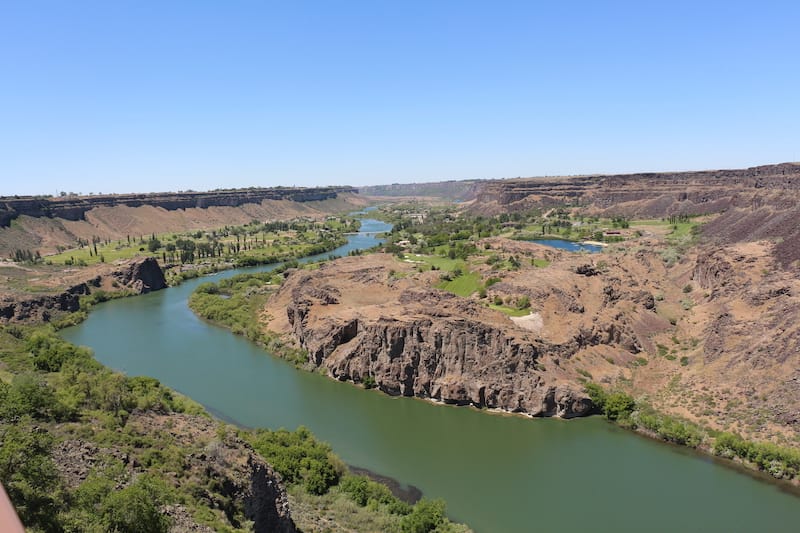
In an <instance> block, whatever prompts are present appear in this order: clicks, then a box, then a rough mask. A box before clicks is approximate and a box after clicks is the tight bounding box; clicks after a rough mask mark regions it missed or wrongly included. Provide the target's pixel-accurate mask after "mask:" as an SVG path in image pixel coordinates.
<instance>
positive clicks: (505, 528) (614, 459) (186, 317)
mask: <svg viewBox="0 0 800 533" xmlns="http://www.w3.org/2000/svg"><path fill="white" fill-rule="evenodd" d="M385 229H386V227H385V225H383V224H382V223H380V222H377V221H371V220H366V221H364V223H363V225H362V230H363V231H383V230H385ZM375 243H376V241H375V239H374V237H372V236H369V235H364V234H361V235H356V236H352V237H350V242H349V244H348V245H346V246H345V247H343V248H341V249H338V250H336V251H335V252H334V253H337V254H341V255H343V254H346V253H347V252H348V251H349V250H351V249H354V248H364V247H369V246H372V245H373V244H375ZM325 255H327V254H325ZM267 269H268V268H263V267H262V268H259V269H242V270H238V271H228V272H225V273H222V274H218V275H216V276H213V277H211V278H204V279H196V280H191V281H188V282H185V283H183V284H182V285H181V286H179V287H175V288H170V289H167V290H164V291H159V292H155V293H151V294H147V295H144V296H139V297H136V298H127V299H123V300H115V301H111V302H108V303H105V304H102V305H99V306H97V307H96V308H95V309H94V310H93V311H92V313H91V314H90V316H89V318H88V320H86V321H85V322H84V323H82V324H80V325H79V326H76V327H74V328H70V329H68V330H64V331H63V336H64V337H65V338H66V339H67V340H69V341H72V342H74V343H77V344H82V345H85V346H89V347H91V348H92V349H93V350H94V352H95V356H96V357H97V359H98V360H99V361H101V362H102V363H104V364H106V365H108V366H110V367H112V368H115V369H117V370H121V371H123V372H125V373H127V374H129V375H147V376H153V377H156V378H158V379H160V380H161V381H162V382H163V383H165V384H166V385H168V386H170V387H172V388H174V389H176V390H178V391H180V392H182V393H184V394H186V395H188V396H190V397H192V398H193V399H195V400H197V401H198V402H201V403H202V404H203V405H205V406H206V407H207V408H208V409H209V410H210V411H211V412H212V413H214V414H216V415H217V416H220V417H221V418H224V419H226V420H230V421H233V422H235V423H237V424H240V425H243V426H249V427H256V426H260V427H269V428H279V427H285V428H289V429H294V428H296V427H297V426H299V425H304V426H306V427H308V428H309V429H310V430H311V431H312V432H314V434H315V435H317V437H319V438H320V439H322V440H325V441H327V442H328V443H330V444H331V446H333V449H334V450H335V451H336V453H337V454H339V456H341V457H342V459H344V460H345V461H346V462H347V463H349V464H351V465H355V466H359V467H363V468H367V469H369V470H372V471H374V472H376V473H379V474H381V475H384V476H390V477H392V478H395V479H396V480H398V481H399V482H401V483H405V484H411V485H414V486H416V487H419V488H420V489H421V490H422V491H423V493H424V495H425V496H426V497H430V498H443V499H444V500H445V501H446V502H447V505H448V511H449V514H450V515H451V517H452V518H453V519H455V520H458V521H463V522H466V523H467V524H469V525H470V526H471V527H472V528H473V529H474V530H475V531H476V532H480V533H489V532H532V531H590V530H591V531H725V532H732V531H748V532H750V531H753V532H756V531H758V532H762V531H798V530H800V499H798V498H797V496H795V495H793V494H790V493H787V492H785V491H784V490H782V489H781V488H780V487H778V486H776V485H774V484H771V483H768V482H765V481H764V480H762V479H758V478H756V477H754V476H753V475H750V474H745V473H741V472H737V471H736V470H734V469H732V468H729V467H727V466H724V465H721V464H719V463H717V462H715V461H714V460H713V459H711V458H709V457H705V456H701V455H698V454H696V453H693V452H690V451H688V450H685V449H681V448H678V447H673V446H669V445H666V444H662V443H658V442H654V441H651V440H648V439H646V438H643V437H640V436H638V435H636V434H633V433H631V432H628V431H624V430H621V429H619V428H617V427H615V426H612V425H611V424H609V423H607V422H605V421H604V420H602V419H600V418H597V417H593V418H588V419H578V420H570V421H564V420H557V419H528V418H523V417H519V416H500V415H491V414H487V413H482V412H479V411H477V410H475V409H470V408H459V407H448V406H442V405H433V404H431V403H429V402H425V401H422V400H417V399H409V398H391V397H388V396H385V395H383V394H381V393H380V392H377V391H367V390H363V389H361V388H357V387H355V386H353V385H350V384H346V383H339V382H336V381H333V380H331V379H328V378H325V377H322V376H320V375H317V374H313V373H310V372H305V371H301V370H297V369H295V368H294V367H292V366H291V365H289V364H287V363H285V362H284V361H282V360H280V359H278V358H276V357H272V356H270V355H269V354H267V353H265V352H264V351H263V350H261V349H260V348H258V347H257V346H255V345H253V344H251V343H250V342H248V341H247V340H245V339H244V338H241V337H237V336H235V335H233V334H231V333H229V332H228V331H227V330H224V329H221V328H217V327H215V326H212V325H209V324H208V323H205V322H203V321H202V320H200V319H198V318H197V317H195V315H194V314H193V313H192V312H191V311H190V310H189V308H188V306H187V299H188V297H189V295H190V294H191V292H192V291H193V290H194V288H195V287H196V286H197V285H198V284H199V283H202V282H204V281H209V280H216V279H220V278H222V277H227V276H231V275H234V274H236V273H238V272H242V271H246V270H249V271H252V270H267Z"/></svg>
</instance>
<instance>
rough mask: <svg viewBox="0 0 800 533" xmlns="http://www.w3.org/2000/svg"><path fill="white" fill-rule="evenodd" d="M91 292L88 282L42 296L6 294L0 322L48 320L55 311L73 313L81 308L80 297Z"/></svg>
mask: <svg viewBox="0 0 800 533" xmlns="http://www.w3.org/2000/svg"><path fill="white" fill-rule="evenodd" d="M90 292H91V290H90V288H89V285H88V284H87V283H81V284H79V285H75V286H74V287H70V288H69V289H67V290H66V291H64V292H62V293H59V294H53V295H41V296H33V297H30V296H18V297H13V296H6V297H3V298H2V299H0V323H2V322H48V321H49V320H50V318H51V317H52V315H53V313H54V312H65V313H72V312H75V311H77V310H78V309H79V308H80V297H81V296H82V295H84V294H89V293H90Z"/></svg>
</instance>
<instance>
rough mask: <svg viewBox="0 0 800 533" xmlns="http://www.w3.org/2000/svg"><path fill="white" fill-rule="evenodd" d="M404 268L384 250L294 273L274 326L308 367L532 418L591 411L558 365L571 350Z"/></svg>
mask: <svg viewBox="0 0 800 533" xmlns="http://www.w3.org/2000/svg"><path fill="white" fill-rule="evenodd" d="M398 267H399V268H403V265H402V263H398V262H397V261H395V260H394V259H393V258H392V257H390V256H383V255H377V256H371V257H369V258H345V259H341V260H338V261H336V262H334V263H330V264H327V265H323V266H322V267H321V268H320V269H319V270H317V271H315V272H314V273H313V274H309V273H308V272H304V271H295V272H291V273H289V275H288V278H287V279H286V281H285V282H284V284H283V286H282V287H281V289H280V291H278V293H276V295H275V296H273V297H272V298H271V300H270V303H269V304H268V311H269V312H270V313H273V316H274V317H276V319H275V320H273V321H271V323H270V324H269V327H270V329H275V330H278V331H281V332H284V333H286V334H287V335H288V336H289V337H291V339H292V340H293V341H294V342H295V343H297V344H299V345H300V346H301V347H302V348H304V349H305V350H307V351H308V354H309V365H311V366H313V367H315V368H317V367H319V368H325V369H326V370H327V372H328V373H329V374H330V375H331V376H332V377H335V378H336V379H340V380H348V381H354V382H357V383H364V384H367V385H373V384H374V386H376V387H377V388H379V389H380V390H381V391H383V392H385V393H387V394H391V395H402V396H416V397H420V398H429V399H433V400H438V401H442V402H445V403H450V404H458V405H474V406H476V407H481V408H483V407H485V408H494V409H501V410H504V411H509V412H515V413H524V414H528V415H531V416H559V417H564V418H571V417H575V416H582V415H586V414H588V413H589V412H590V411H591V408H592V404H591V401H590V400H589V398H588V397H587V396H586V394H585V393H583V392H582V390H581V389H582V387H581V386H580V385H579V384H574V382H572V383H571V382H570V381H571V380H570V379H569V375H568V373H567V372H566V371H564V370H562V369H560V368H559V367H558V362H557V361H556V359H558V358H559V356H565V355H568V354H567V353H566V352H565V351H564V350H563V349H562V347H559V346H553V345H550V344H548V343H546V342H543V341H541V340H538V339H535V338H533V336H532V335H530V334H529V333H528V332H526V331H524V330H523V329H521V328H518V327H517V326H516V325H515V324H514V323H513V322H511V321H510V320H509V319H508V318H507V317H505V316H504V315H502V314H501V313H498V312H496V311H492V310H490V309H487V308H486V307H484V306H482V305H480V304H478V303H476V302H474V301H471V300H468V299H465V298H459V297H457V296H454V295H452V294H449V293H446V292H444V291H440V290H437V289H432V288H428V287H426V286H425V285H424V284H422V285H420V284H419V283H417V282H416V281H414V280H411V279H410V278H396V277H395V275H396V272H395V270H397V269H398ZM281 310H285V311H284V312H283V313H281ZM280 315H283V316H280ZM545 366H547V367H548V368H550V369H551V370H545ZM576 385H577V386H576Z"/></svg>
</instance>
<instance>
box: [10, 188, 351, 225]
mask: <svg viewBox="0 0 800 533" xmlns="http://www.w3.org/2000/svg"><path fill="white" fill-rule="evenodd" d="M354 192H358V191H357V189H354V188H353V187H347V186H343V187H312V188H296V187H272V188H254V189H231V190H219V191H209V192H179V193H152V194H110V195H98V196H75V197H73V196H67V197H53V198H50V197H3V198H0V226H7V225H8V224H9V222H10V221H11V220H13V219H14V218H16V217H17V216H19V215H28V216H32V217H50V218H54V217H55V218H62V219H65V220H82V219H83V218H84V216H85V214H86V212H87V211H90V210H92V209H96V208H100V207H118V206H126V207H140V206H143V205H149V206H153V207H160V208H163V209H166V210H168V211H174V210H177V209H190V208H208V207H214V206H227V207H236V206H240V205H243V204H258V203H261V202H262V201H264V200H289V201H292V202H312V201H321V200H327V199H330V198H336V196H337V195H338V194H341V193H354Z"/></svg>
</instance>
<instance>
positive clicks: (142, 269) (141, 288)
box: [112, 257, 167, 294]
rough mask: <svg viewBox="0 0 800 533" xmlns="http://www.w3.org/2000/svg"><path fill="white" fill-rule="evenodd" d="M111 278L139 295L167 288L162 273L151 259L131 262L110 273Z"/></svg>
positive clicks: (153, 259) (156, 262)
mask: <svg viewBox="0 0 800 533" xmlns="http://www.w3.org/2000/svg"><path fill="white" fill-rule="evenodd" d="M112 276H113V277H114V278H115V279H116V280H117V281H118V282H119V283H121V284H122V285H125V286H126V287H128V288H130V289H133V290H135V291H136V292H138V293H140V294H143V293H146V292H150V291H158V290H161V289H164V288H166V287H167V280H166V278H165V277H164V271H163V270H161V267H160V266H159V264H158V261H156V259H155V258H153V257H145V258H143V259H139V260H135V261H131V262H130V263H129V264H128V265H127V266H125V267H124V268H122V269H120V270H117V271H115V272H114V273H112Z"/></svg>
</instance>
